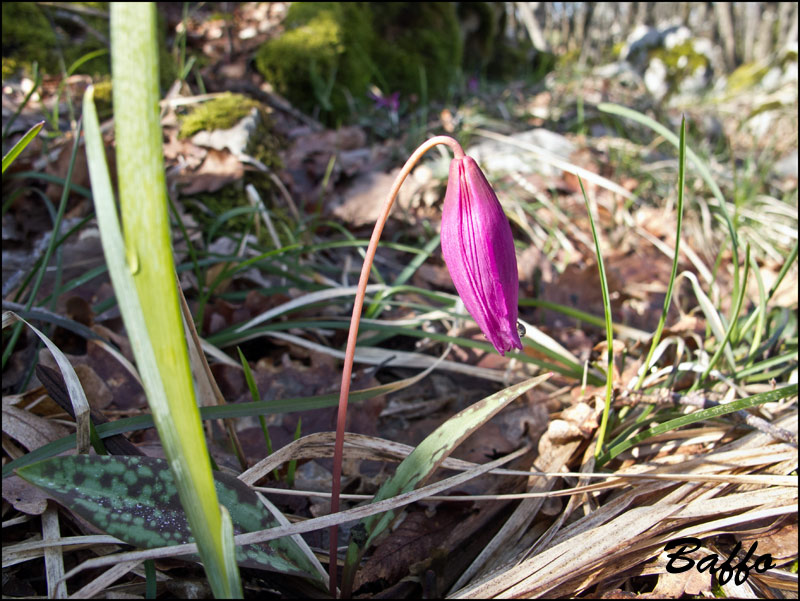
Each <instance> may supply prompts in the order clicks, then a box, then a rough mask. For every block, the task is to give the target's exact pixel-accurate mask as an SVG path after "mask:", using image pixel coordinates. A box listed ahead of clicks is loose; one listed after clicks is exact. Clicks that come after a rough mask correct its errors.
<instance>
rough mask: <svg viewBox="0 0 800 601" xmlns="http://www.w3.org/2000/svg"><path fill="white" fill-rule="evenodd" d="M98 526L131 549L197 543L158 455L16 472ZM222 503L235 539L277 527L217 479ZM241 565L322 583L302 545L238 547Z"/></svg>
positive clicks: (75, 459)
mask: <svg viewBox="0 0 800 601" xmlns="http://www.w3.org/2000/svg"><path fill="white" fill-rule="evenodd" d="M17 474H18V475H19V476H21V477H22V478H24V479H25V480H27V481H28V482H30V483H32V484H35V485H36V486H38V487H40V488H42V489H44V490H45V491H46V492H47V493H48V494H49V495H51V496H52V497H53V498H55V499H56V500H57V501H58V502H60V503H61V504H62V505H64V506H66V507H68V508H69V509H71V510H72V511H74V512H75V513H77V514H78V515H80V516H81V517H83V518H84V519H86V520H87V521H88V522H90V523H92V524H93V525H95V526H96V527H97V528H99V529H101V530H103V531H105V532H107V533H108V534H110V535H111V536H116V537H117V538H119V539H120V540H123V541H125V542H126V543H129V544H131V545H134V546H137V547H142V548H146V549H151V548H155V547H164V546H169V545H179V544H184V543H191V542H194V538H193V537H192V535H191V533H190V532H189V525H188V523H187V521H186V516H185V514H184V512H183V509H182V508H181V503H180V500H179V499H178V491H177V489H176V488H175V481H174V479H173V476H172V472H171V471H170V469H169V465H168V464H167V462H166V461H164V460H163V459H155V458H152V457H123V456H88V455H74V456H70V457H53V458H52V459H47V460H45V461H40V462H38V463H34V464H32V465H28V466H25V467H23V468H20V469H18V470H17ZM214 484H215V486H216V490H217V495H218V497H219V501H220V503H222V504H223V505H224V506H225V507H226V508H227V509H228V511H229V512H230V514H231V518H232V519H233V526H234V533H235V534H241V533H243V532H255V531H257V530H264V529H266V528H272V527H274V526H278V525H279V524H278V523H277V521H276V520H275V519H274V518H273V517H272V516H271V515H270V513H269V512H268V511H267V510H266V508H265V507H264V506H263V505H262V504H261V502H260V501H259V500H258V497H257V496H256V494H255V492H254V491H252V490H251V489H250V488H248V487H247V485H246V484H244V483H243V482H241V481H239V480H238V479H236V478H234V477H233V476H229V475H227V474H223V473H220V472H215V473H214ZM236 559H237V562H238V563H239V565H242V566H246V567H252V568H259V569H266V570H271V571H275V572H282V573H286V574H295V575H299V576H305V577H308V578H313V579H317V580H319V579H320V576H319V572H318V571H317V570H316V569H315V567H314V566H313V565H312V564H311V563H310V561H309V560H308V559H307V558H306V557H305V555H304V554H303V552H302V551H301V550H300V549H299V548H298V547H297V545H296V543H295V542H294V541H292V540H291V539H289V538H281V539H277V540H274V541H270V542H269V543H263V544H255V545H245V546H238V547H237V548H236Z"/></svg>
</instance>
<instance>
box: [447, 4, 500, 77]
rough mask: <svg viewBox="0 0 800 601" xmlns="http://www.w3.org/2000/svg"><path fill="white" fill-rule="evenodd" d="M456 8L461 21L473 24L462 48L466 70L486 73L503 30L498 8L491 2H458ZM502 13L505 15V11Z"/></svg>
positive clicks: (463, 63)
mask: <svg viewBox="0 0 800 601" xmlns="http://www.w3.org/2000/svg"><path fill="white" fill-rule="evenodd" d="M456 10H457V13H458V20H459V22H460V23H470V24H471V26H470V27H468V29H469V30H470V31H465V33H466V35H465V37H464V47H463V50H462V55H463V57H462V66H463V68H464V71H465V72H467V73H471V74H474V73H481V74H484V75H485V74H486V67H487V65H488V62H489V60H490V59H491V57H492V56H493V55H494V51H495V42H496V40H497V39H498V34H499V33H500V31H501V23H500V19H499V18H498V10H497V9H496V8H495V7H494V6H493V5H492V3H490V2H458V6H457V9H456ZM500 14H502V15H503V16H505V11H502V12H501V13H500Z"/></svg>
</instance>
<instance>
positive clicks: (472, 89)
mask: <svg viewBox="0 0 800 601" xmlns="http://www.w3.org/2000/svg"><path fill="white" fill-rule="evenodd" d="M467 91H468V92H469V93H470V94H475V93H476V92H477V91H478V78H477V77H475V76H474V75H473V76H472V77H470V78H469V81H468V82H467Z"/></svg>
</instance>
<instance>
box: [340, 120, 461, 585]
mask: <svg viewBox="0 0 800 601" xmlns="http://www.w3.org/2000/svg"><path fill="white" fill-rule="evenodd" d="M437 144H445V145H446V146H449V147H450V149H451V150H452V151H453V155H454V157H455V158H457V159H461V158H464V150H463V149H462V148H461V145H460V144H459V143H458V142H456V141H455V140H454V139H453V138H451V137H449V136H435V137H433V138H431V139H430V140H427V141H426V142H424V143H423V144H422V145H421V146H420V147H419V148H417V149H416V150H415V151H414V154H412V155H411V156H410V157H409V159H408V160H407V161H406V164H405V165H403V168H402V169H401V170H400V173H399V174H398V175H397V178H396V179H395V180H394V183H393V184H392V188H391V190H389V194H388V196H387V197H386V200H385V201H384V203H383V208H382V209H381V213H380V216H379V217H378V219H377V221H376V222H375V229H374V230H372V238H370V241H369V246H368V247H367V254H366V255H365V256H364V265H363V267H362V268H361V276H360V278H359V280H358V289H357V291H356V297H355V302H354V303H353V315H352V317H351V318H350V332H349V333H348V336H347V349H346V350H345V355H344V365H343V366H342V387H341V390H340V392H339V415H338V418H337V421H336V443H335V445H334V447H333V482H332V483H331V513H332V514H333V513H337V512H338V511H339V493H340V492H341V484H342V459H343V455H344V427H345V422H346V420H347V399H348V397H349V395H350V380H351V377H352V374H353V359H354V357H355V353H356V338H357V337H358V325H359V323H360V322H361V310H362V309H363V307H364V296H365V295H366V291H367V282H368V281H369V272H370V270H371V269H372V261H373V260H374V258H375V252H376V251H377V250H378V242H379V241H380V238H381V234H382V233H383V227H384V226H385V225H386V221H387V219H388V218H389V212H390V211H391V209H392V205H393V204H394V199H395V197H396V196H397V193H398V191H399V190H400V186H402V185H403V182H404V181H405V179H406V177H407V176H408V174H409V173H411V170H412V169H413V168H414V166H415V165H416V164H417V162H418V161H419V159H420V158H422V155H423V154H425V153H426V152H428V151H429V150H430V149H431V148H433V147H434V146H436V145H437ZM337 538H338V526H331V528H330V555H329V557H328V559H329V562H330V564H329V574H330V590H331V596H332V597H333V598H334V599H335V598H336V580H337V572H336V568H337V555H336V549H337Z"/></svg>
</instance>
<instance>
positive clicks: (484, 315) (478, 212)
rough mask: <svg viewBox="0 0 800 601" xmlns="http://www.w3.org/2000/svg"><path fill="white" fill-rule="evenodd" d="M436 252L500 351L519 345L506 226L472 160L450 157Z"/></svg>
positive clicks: (513, 266) (514, 271) (513, 258)
mask: <svg viewBox="0 0 800 601" xmlns="http://www.w3.org/2000/svg"><path fill="white" fill-rule="evenodd" d="M442 255H443V256H444V260H445V263H447V269H448V271H449V272H450V277H451V278H452V279H453V284H455V287H456V290H457V291H458V294H459V296H460V297H461V299H462V300H463V301H464V306H465V307H466V308H467V311H469V313H470V315H472V318H473V319H474V320H475V321H476V323H477V324H478V326H479V327H480V328H481V331H482V332H483V333H484V334H485V336H486V337H487V338H488V339H489V341H490V342H491V343H492V344H493V345H494V347H495V348H496V349H497V352H498V353H500V354H501V355H504V354H505V352H506V351H508V350H511V349H512V348H516V349H522V342H521V341H520V338H519V333H518V332H517V298H518V296H519V275H518V274H517V257H516V255H515V254H514V239H513V237H512V236H511V226H510V225H509V223H508V219H507V218H506V216H505V214H504V213H503V209H502V207H501V206H500V201H498V200H497V196H496V195H495V193H494V190H492V187H491V186H490V185H489V182H488V181H486V177H485V176H484V175H483V172H482V171H481V170H480V167H478V164H477V163H476V162H475V161H474V160H473V159H471V158H470V157H464V158H462V159H453V161H452V162H451V163H450V177H449V179H448V180H447V193H446V194H445V198H444V209H443V211H442Z"/></svg>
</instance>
